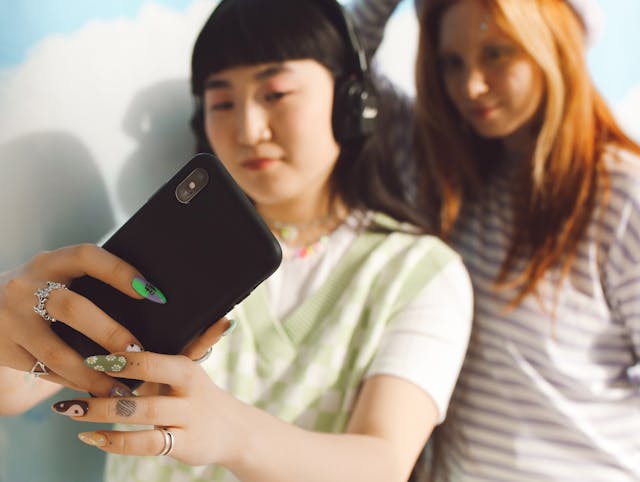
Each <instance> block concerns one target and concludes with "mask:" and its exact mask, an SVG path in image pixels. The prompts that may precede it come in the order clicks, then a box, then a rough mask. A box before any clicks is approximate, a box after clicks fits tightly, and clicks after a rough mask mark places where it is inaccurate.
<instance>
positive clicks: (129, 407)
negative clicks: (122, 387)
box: [116, 400, 138, 417]
mask: <svg viewBox="0 0 640 482" xmlns="http://www.w3.org/2000/svg"><path fill="white" fill-rule="evenodd" d="M137 406H138V405H137V404H136V401H135V400H118V401H117V403H116V414H118V415H119V416H120V417H130V416H131V415H133V414H134V413H136V408H137Z"/></svg>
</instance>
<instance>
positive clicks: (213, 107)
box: [209, 101, 233, 111]
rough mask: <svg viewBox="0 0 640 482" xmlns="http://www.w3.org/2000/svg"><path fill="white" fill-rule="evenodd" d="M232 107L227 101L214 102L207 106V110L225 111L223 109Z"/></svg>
mask: <svg viewBox="0 0 640 482" xmlns="http://www.w3.org/2000/svg"><path fill="white" fill-rule="evenodd" d="M232 108H233V103H232V102H229V101H227V102H216V103H213V104H211V105H210V106H209V110H212V111H225V110H230V109H232Z"/></svg>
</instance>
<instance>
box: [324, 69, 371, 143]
mask: <svg viewBox="0 0 640 482" xmlns="http://www.w3.org/2000/svg"><path fill="white" fill-rule="evenodd" d="M377 117H378V96H377V95H376V93H375V91H374V90H373V89H372V88H369V87H368V86H367V85H366V83H365V82H362V81H361V80H358V79H350V80H341V81H336V87H335V94H334V101H333V133H334V136H335V138H336V140H337V141H338V142H342V141H349V140H354V139H359V138H362V137H366V136H368V135H370V134H371V133H372V132H373V131H374V130H375V126H376V119H377Z"/></svg>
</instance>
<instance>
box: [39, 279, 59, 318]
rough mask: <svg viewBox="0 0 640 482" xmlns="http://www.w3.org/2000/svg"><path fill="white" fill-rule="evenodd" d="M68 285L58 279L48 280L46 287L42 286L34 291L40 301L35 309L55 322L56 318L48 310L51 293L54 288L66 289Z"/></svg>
mask: <svg viewBox="0 0 640 482" xmlns="http://www.w3.org/2000/svg"><path fill="white" fill-rule="evenodd" d="M65 289H67V287H66V286H65V285H63V284H62V283H58V282H56V281H47V286H46V287H45V288H40V289H39V290H36V292H35V293H33V294H34V295H35V296H36V297H37V298H38V303H37V304H36V305H35V306H34V307H33V311H35V312H36V313H38V314H39V315H40V316H42V317H43V318H44V319H45V320H46V321H49V322H51V323H55V322H56V319H55V318H54V317H53V316H51V315H50V314H49V313H48V312H47V307H46V305H47V301H49V294H51V292H52V291H54V290H65Z"/></svg>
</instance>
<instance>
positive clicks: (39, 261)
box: [27, 251, 51, 269]
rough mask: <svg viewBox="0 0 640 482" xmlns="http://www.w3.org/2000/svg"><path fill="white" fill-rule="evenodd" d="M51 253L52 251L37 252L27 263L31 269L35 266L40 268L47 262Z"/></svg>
mask: <svg viewBox="0 0 640 482" xmlns="http://www.w3.org/2000/svg"><path fill="white" fill-rule="evenodd" d="M50 255H51V251H41V252H39V253H37V254H35V255H34V256H33V257H32V258H31V259H30V260H29V262H28V263H27V266H28V267H29V268H30V269H33V268H38V267H40V266H42V265H44V264H46V262H47V259H48V258H49V256H50Z"/></svg>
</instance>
